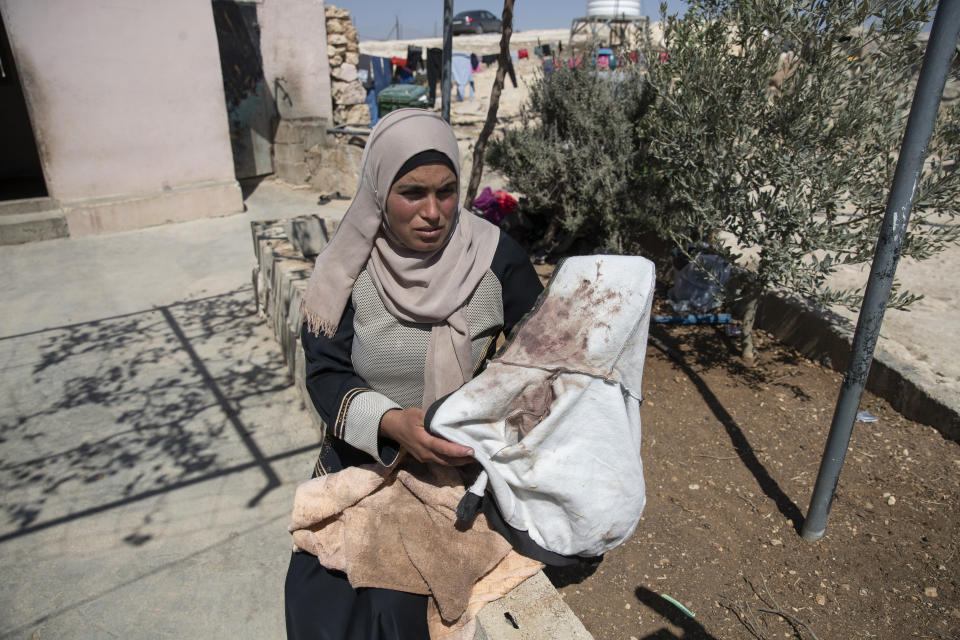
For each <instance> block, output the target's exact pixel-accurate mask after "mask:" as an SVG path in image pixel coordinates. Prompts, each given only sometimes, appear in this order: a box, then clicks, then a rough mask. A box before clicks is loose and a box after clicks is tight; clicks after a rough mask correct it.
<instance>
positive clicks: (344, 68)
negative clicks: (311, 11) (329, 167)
mask: <svg viewBox="0 0 960 640" xmlns="http://www.w3.org/2000/svg"><path fill="white" fill-rule="evenodd" d="M326 12H327V57H328V59H329V61H330V95H331V98H332V100H333V122H334V124H370V109H369V108H368V107H367V105H366V104H365V100H366V98H367V91H366V89H364V88H363V84H362V83H361V82H360V80H359V79H358V76H357V64H358V63H359V62H360V40H359V39H358V37H357V30H356V29H355V28H354V26H353V22H352V21H351V20H350V12H349V11H347V10H346V9H339V8H337V7H335V6H333V5H330V4H328V5H326Z"/></svg>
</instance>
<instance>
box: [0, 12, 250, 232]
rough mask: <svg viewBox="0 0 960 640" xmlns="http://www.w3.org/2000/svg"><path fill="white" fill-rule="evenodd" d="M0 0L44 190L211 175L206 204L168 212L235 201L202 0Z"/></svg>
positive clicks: (146, 187) (101, 191)
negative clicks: (215, 190) (211, 190)
mask: <svg viewBox="0 0 960 640" xmlns="http://www.w3.org/2000/svg"><path fill="white" fill-rule="evenodd" d="M0 12H2V16H3V20H4V24H5V25H6V28H7V31H8V34H9V37H10V42H11V46H12V48H13V51H14V57H15V60H16V63H17V66H18V69H19V71H20V75H21V82H22V84H23V88H24V93H25V96H26V101H27V106H28V109H29V111H30V115H31V119H32V121H33V125H34V131H35V133H36V136H37V139H38V140H37V141H38V146H39V148H40V155H41V161H42V164H43V169H44V174H45V177H46V180H47V187H48V190H49V192H50V195H51V197H53V198H56V199H57V200H59V201H60V202H61V203H67V204H68V203H71V202H90V201H91V200H98V199H103V198H107V199H110V198H113V199H116V198H127V199H134V200H136V199H138V198H150V197H152V196H151V194H155V195H156V197H157V199H162V198H163V197H164V195H165V194H167V195H168V194H170V193H171V192H174V191H177V190H180V189H186V190H187V191H198V189H199V190H202V189H203V188H204V185H215V188H219V189H220V190H221V191H222V194H221V196H219V197H217V198H215V199H214V201H215V202H216V204H215V205H213V206H214V209H217V210H215V211H206V212H204V211H197V212H184V211H182V210H181V211H180V212H179V214H178V215H179V219H183V218H184V217H187V218H190V217H200V216H203V215H222V214H223V213H227V212H229V211H227V209H231V208H232V209H233V210H234V211H237V210H240V209H241V208H242V201H241V200H240V195H239V189H238V188H237V187H236V181H235V180H234V173H233V160H232V157H231V150H230V138H229V132H228V127H227V119H226V107H225V103H224V94H223V81H222V78H221V75H220V62H219V50H218V46H217V37H216V33H215V30H214V25H213V17H212V12H211V7H210V3H209V1H202V0H200V1H198V0H162V1H159V2H144V1H143V0H30V1H24V0H0ZM209 196H210V193H207V194H206V195H205V197H204V198H200V199H199V200H198V206H200V203H201V202H205V203H206V204H204V205H203V206H207V207H210V206H211V205H210V197H209ZM178 202H179V205H178V206H180V207H183V206H188V207H189V206H191V205H190V204H189V198H187V199H186V200H184V199H182V198H181V199H179V200H178ZM185 202H186V204H184V203H185ZM123 215H124V214H123V213H122V211H121V212H120V213H118V214H116V216H119V218H120V219H122V218H123ZM141 215H146V214H141ZM150 215H156V214H150ZM164 217H166V218H170V219H173V218H171V217H170V216H164V215H163V214H160V215H159V218H164ZM162 221H163V220H162V219H161V220H157V221H155V222H152V223H154V224H157V223H159V222H162ZM144 224H151V221H150V220H146V221H143V222H142V223H136V224H134V223H133V222H130V223H129V224H126V225H125V224H121V225H120V226H144ZM95 226H96V225H95ZM101 227H102V225H101ZM97 230H101V229H97Z"/></svg>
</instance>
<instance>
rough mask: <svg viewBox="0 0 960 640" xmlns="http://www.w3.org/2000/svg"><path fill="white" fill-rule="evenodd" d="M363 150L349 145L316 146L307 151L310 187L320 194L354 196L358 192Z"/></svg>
mask: <svg viewBox="0 0 960 640" xmlns="http://www.w3.org/2000/svg"><path fill="white" fill-rule="evenodd" d="M362 157H363V150H362V149H360V148H359V147H355V146H353V145H348V144H337V145H334V146H330V147H323V146H319V145H318V146H316V147H313V148H312V149H310V150H309V151H307V158H306V160H307V166H308V167H310V172H311V174H312V175H311V177H310V186H311V187H313V188H314V189H316V190H317V191H319V192H320V193H333V192H334V191H339V192H340V193H342V194H343V195H346V196H352V195H353V194H354V193H355V192H356V190H357V184H358V181H359V176H360V160H361V158H362Z"/></svg>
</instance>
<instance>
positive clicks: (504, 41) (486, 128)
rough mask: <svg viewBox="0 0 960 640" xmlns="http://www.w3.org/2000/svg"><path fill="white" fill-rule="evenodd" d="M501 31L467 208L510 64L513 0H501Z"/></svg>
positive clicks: (471, 173)
mask: <svg viewBox="0 0 960 640" xmlns="http://www.w3.org/2000/svg"><path fill="white" fill-rule="evenodd" d="M501 20H502V21H503V32H502V33H501V34H500V58H499V60H498V66H497V77H496V78H495V79H494V81H493V89H492V90H491V91H490V108H489V109H487V120H486V122H484V123H483V129H481V130H480V136H479V137H478V138H477V144H476V145H474V147H473V168H472V169H471V171H470V184H469V186H467V195H466V197H465V198H464V206H466V207H467V208H468V209H469V208H470V207H472V206H473V199H474V198H475V197H476V195H477V189H478V188H479V187H480V176H482V175H483V155H484V153H485V152H486V150H487V139H488V138H490V134H491V133H493V127H494V125H495V124H496V123H497V111H498V110H499V108H500V92H501V91H502V90H503V77H504V76H505V75H506V74H507V65H509V64H510V36H511V35H512V34H513V0H503V16H502V18H501Z"/></svg>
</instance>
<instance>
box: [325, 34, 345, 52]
mask: <svg viewBox="0 0 960 640" xmlns="http://www.w3.org/2000/svg"><path fill="white" fill-rule="evenodd" d="M349 42H350V41H349V40H347V36H345V35H343V34H342V33H331V34H329V35H327V45H329V46H332V47H337V48H338V49H341V48H343V47H346V46H347V44H349Z"/></svg>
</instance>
